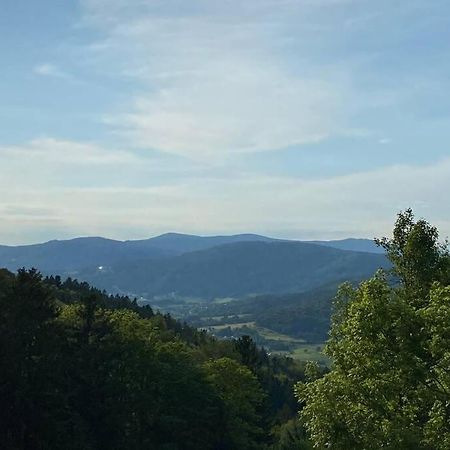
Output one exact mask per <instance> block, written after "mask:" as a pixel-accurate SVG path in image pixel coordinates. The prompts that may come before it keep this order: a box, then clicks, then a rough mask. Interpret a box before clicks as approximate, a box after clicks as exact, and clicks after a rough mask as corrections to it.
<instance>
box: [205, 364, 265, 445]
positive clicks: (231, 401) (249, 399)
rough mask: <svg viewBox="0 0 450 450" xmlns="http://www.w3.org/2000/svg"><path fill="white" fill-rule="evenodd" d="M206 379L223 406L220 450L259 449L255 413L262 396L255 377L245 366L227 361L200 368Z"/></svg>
mask: <svg viewBox="0 0 450 450" xmlns="http://www.w3.org/2000/svg"><path fill="white" fill-rule="evenodd" d="M204 367H205V370H206V372H207V378H208V380H209V382H210V383H211V385H212V386H213V387H214V389H215V390H216V391H217V392H218V394H219V397H220V399H221V401H222V404H223V409H222V421H221V430H222V435H221V439H220V444H219V447H218V448H220V449H227V450H228V449H229V450H233V449H235V450H250V449H255V450H256V449H261V448H263V446H262V442H263V440H264V433H263V430H262V429H261V427H260V422H261V417H260V415H259V409H260V407H261V405H262V402H263V400H264V394H263V391H262V390H261V387H260V385H259V383H258V380H257V379H256V377H255V376H254V375H253V374H252V372H251V371H250V370H249V369H248V368H247V367H245V366H242V365H241V364H239V363H237V362H236V361H233V360H232V359H229V358H220V359H217V360H212V361H209V362H207V363H205V365H204Z"/></svg>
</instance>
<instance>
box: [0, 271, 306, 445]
mask: <svg viewBox="0 0 450 450" xmlns="http://www.w3.org/2000/svg"><path fill="white" fill-rule="evenodd" d="M0 353H1V357H0V365H1V366H0V385H1V389H0V404H1V405H2V408H1V412H0V416H1V417H0V418H1V420H0V448H4V449H46V450H47V449H193V450H194V449H195V450H198V449H236V450H241V449H244V450H245V449H263V448H274V449H275V448H280V449H281V448H290V447H286V446H284V444H283V442H288V443H289V442H290V439H291V438H290V436H291V432H292V430H294V431H295V433H296V435H298V434H299V433H300V436H301V441H302V442H304V443H305V445H307V443H306V440H305V439H304V437H303V431H302V430H301V428H299V427H298V426H297V425H296V424H295V421H294V422H293V419H294V417H295V414H296V402H295V399H294V396H293V385H294V383H295V381H297V380H299V379H303V367H302V366H301V365H300V364H299V363H296V362H295V361H293V360H292V359H287V358H280V357H270V356H269V355H268V354H267V353H266V352H265V351H264V350H263V349H257V348H256V346H255V345H254V343H253V342H252V341H251V340H250V339H249V338H245V337H244V338H241V339H239V340H236V341H220V340H217V339H215V338H213V337H211V336H209V335H208V334H206V333H205V332H202V331H197V330H196V329H194V328H191V327H189V326H186V325H183V324H181V323H180V322H177V321H176V320H174V319H172V318H171V317H170V316H168V315H161V314H155V313H154V312H153V311H152V309H151V308H150V307H139V306H138V305H137V303H136V301H132V300H130V299H129V298H127V297H119V296H115V297H111V296H108V295H106V294H105V293H102V292H100V291H99V290H97V289H94V288H91V287H90V286H89V285H87V284H86V283H78V282H77V281H74V280H71V279H68V280H66V281H63V282H62V281H61V279H60V278H59V277H48V278H45V279H42V277H41V275H40V274H39V273H38V272H36V271H33V270H32V271H26V270H20V271H19V272H18V273H17V274H16V275H14V274H12V273H10V272H8V271H6V270H3V271H1V272H0ZM286 445H290V444H286ZM305 448H306V447H305Z"/></svg>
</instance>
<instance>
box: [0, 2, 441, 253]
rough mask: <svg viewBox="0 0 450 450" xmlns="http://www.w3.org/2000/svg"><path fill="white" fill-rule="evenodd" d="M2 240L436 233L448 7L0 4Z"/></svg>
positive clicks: (398, 4) (381, 4)
mask: <svg viewBox="0 0 450 450" xmlns="http://www.w3.org/2000/svg"><path fill="white" fill-rule="evenodd" d="M0 58H1V59H0V217H1V219H2V220H1V221H0V243H1V244H10V245H15V244H26V243H33V242H42V241H47V240H50V239H65V238H72V237H75V236H105V237H110V238H115V239H137V238H146V237H150V236H154V235H157V234H160V233H164V232H169V231H177V232H185V233H193V234H202V235H211V234H234V233H242V232H253V233H260V234H266V235H270V236H275V237H283V238H293V239H339V238H344V237H350V236H351V237H368V238H372V237H374V236H383V235H388V234H389V233H390V230H391V229H392V226H393V222H394V220H395V216H396V214H397V213H398V212H399V211H400V210H403V209H405V208H408V207H412V208H413V209H414V211H415V213H416V215H417V216H418V217H424V218H426V219H427V220H429V221H430V222H431V223H433V224H434V225H436V226H438V228H439V229H440V232H441V236H442V237H443V238H445V237H446V236H449V235H450V205H449V201H448V194H449V192H450V146H449V145H450V2H448V0H398V1H395V0H377V1H373V0H246V1H242V0H220V1H219V0H69V1H65V2H61V1H60V0H39V1H30V0H2V2H1V7H0Z"/></svg>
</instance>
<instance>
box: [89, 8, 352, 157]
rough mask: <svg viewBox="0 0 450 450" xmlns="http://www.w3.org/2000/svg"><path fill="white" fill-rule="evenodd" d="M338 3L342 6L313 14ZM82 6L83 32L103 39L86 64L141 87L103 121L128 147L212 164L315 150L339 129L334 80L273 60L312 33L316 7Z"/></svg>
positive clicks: (342, 115)
mask: <svg viewBox="0 0 450 450" xmlns="http://www.w3.org/2000/svg"><path fill="white" fill-rule="evenodd" d="M340 3H347V2H341V1H338V2H336V1H332V0H326V1H324V2H320V5H321V6H326V5H328V6H330V5H338V4H340ZM83 5H84V11H85V20H86V21H87V23H89V24H90V26H94V27H96V29H97V30H100V31H101V32H102V33H103V35H104V40H103V41H100V42H97V43H93V45H92V46H91V51H92V52H93V55H92V59H93V60H95V61H96V63H97V64H98V66H99V67H100V66H101V67H107V68H108V70H109V72H110V73H113V74H116V75H119V76H122V77H132V78H134V79H136V80H138V81H139V82H140V86H141V88H140V89H139V93H136V94H135V96H134V99H133V101H132V102H131V104H129V105H127V106H126V107H124V110H123V113H121V114H115V115H109V116H107V117H106V121H107V122H108V123H109V124H111V125H112V126H113V127H114V128H115V129H116V131H118V132H119V133H121V134H122V135H125V136H126V137H127V138H129V139H130V142H132V143H133V144H134V145H137V146H139V147H145V148H156V149H159V150H162V151H165V152H169V153H175V154H181V155H183V156H188V157H191V158H193V159H199V160H216V159H224V158H227V157H230V156H232V155H235V154H236V153H239V152H254V151H266V150H271V149H279V148H285V147H288V146H292V145H301V144H305V143H313V142H317V141H320V140H323V139H326V138H327V137H329V136H330V135H333V134H335V133H338V132H340V131H342V129H343V128H345V126H346V125H345V122H346V118H347V117H346V116H347V115H348V113H349V109H348V108H347V106H346V105H345V102H344V98H345V96H346V93H347V90H348V86H347V82H346V81H345V77H342V76H341V72H340V71H339V70H336V71H335V72H334V73H333V75H331V72H332V70H331V68H330V67H326V68H325V67H320V66H316V67H314V65H312V64H310V62H308V61H306V60H304V61H303V60H302V58H303V57H304V56H303V55H302V54H298V55H295V54H294V60H293V61H292V56H293V55H292V54H291V55H290V56H289V58H285V56H284V55H283V51H280V49H282V48H284V47H285V46H289V45H292V44H295V45H297V44H298V42H296V41H295V40H294V41H293V39H294V38H293V35H294V30H297V31H298V28H299V27H300V29H301V27H305V28H308V27H309V24H308V23H307V21H306V19H305V17H304V16H305V15H306V12H307V11H308V9H309V8H314V7H317V6H318V5H317V4H316V3H314V2H309V1H297V2H295V1H283V2H280V1H278V2H274V1H273V0H267V1H261V0H258V1H254V0H252V1H249V2H237V1H230V2H219V1H208V2H206V1H194V2H189V3H186V2H179V1H176V0H170V1H167V2H160V1H156V0H150V1H138V0H134V1H129V2H124V1H122V0H116V1H113V2H105V1H104V0H85V1H84V2H83ZM312 5H314V6H312ZM296 39H297V40H298V37H297V38H296ZM302 45H303V44H302Z"/></svg>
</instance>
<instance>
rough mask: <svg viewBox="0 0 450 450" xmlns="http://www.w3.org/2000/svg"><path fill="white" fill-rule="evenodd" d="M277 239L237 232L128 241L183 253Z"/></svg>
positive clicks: (133, 243)
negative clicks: (227, 234)
mask: <svg viewBox="0 0 450 450" xmlns="http://www.w3.org/2000/svg"><path fill="white" fill-rule="evenodd" d="M276 240H277V239H273V238H269V237H266V236H260V235H258V234H235V235H232V236H196V235H192V234H181V233H165V234H162V235H160V236H156V237H154V238H150V239H145V240H139V241H126V242H128V243H129V244H131V245H135V246H143V247H151V248H155V249H159V250H161V251H163V252H165V253H167V254H169V253H170V254H173V255H181V254H183V253H188V252H194V251H198V250H206V249H208V248H211V247H217V246H219V245H225V244H233V243H236V242H272V241H276Z"/></svg>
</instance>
